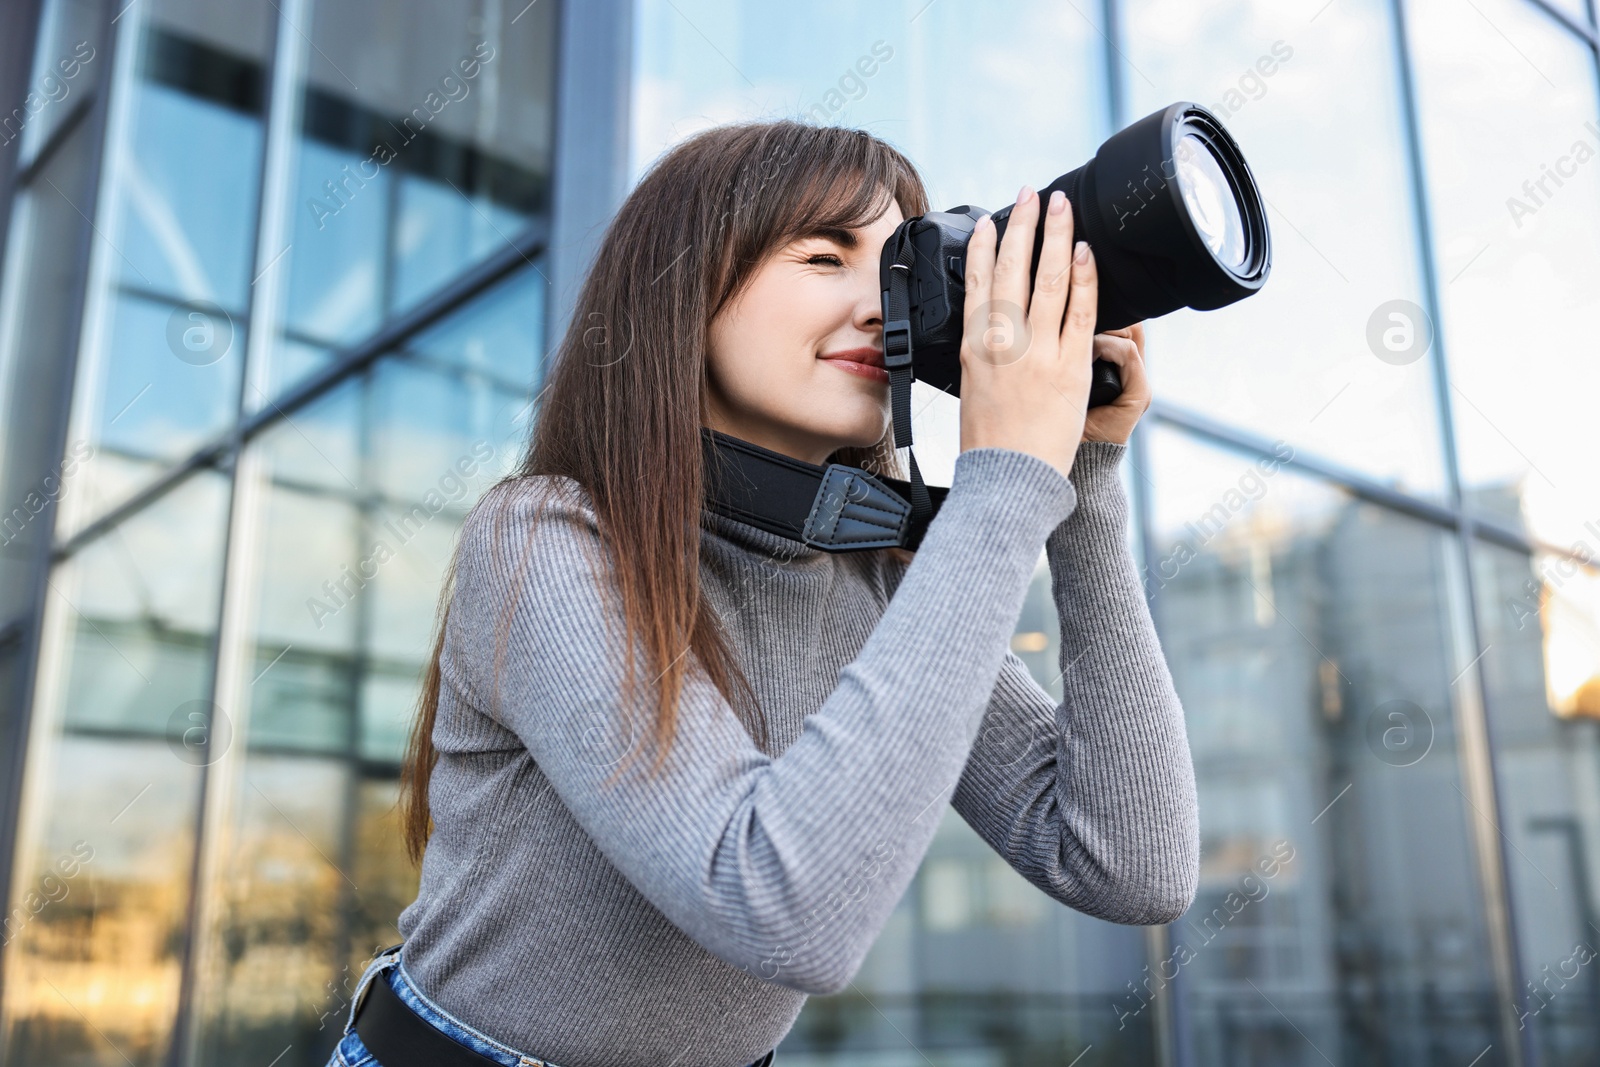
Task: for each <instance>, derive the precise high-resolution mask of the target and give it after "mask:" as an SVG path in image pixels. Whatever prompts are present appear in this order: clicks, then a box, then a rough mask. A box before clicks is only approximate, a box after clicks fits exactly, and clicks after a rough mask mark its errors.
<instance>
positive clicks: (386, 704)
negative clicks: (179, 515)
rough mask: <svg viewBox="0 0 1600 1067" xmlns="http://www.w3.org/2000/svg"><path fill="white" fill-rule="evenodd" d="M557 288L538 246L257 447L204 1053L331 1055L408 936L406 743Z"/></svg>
mask: <svg viewBox="0 0 1600 1067" xmlns="http://www.w3.org/2000/svg"><path fill="white" fill-rule="evenodd" d="M543 297H544V281H543V278H542V277H541V276H540V274H539V272H538V269H537V267H536V265H530V266H528V267H526V268H523V269H521V270H519V271H517V272H516V273H514V274H513V275H511V276H509V277H508V278H506V279H505V280H504V281H502V282H501V283H499V284H498V285H497V286H495V287H493V288H492V289H490V290H489V291H487V292H485V293H484V294H482V295H481V296H480V297H479V298H477V300H475V301H474V302H473V303H471V304H469V305H467V306H466V307H465V308H463V309H462V310H461V311H460V312H458V313H457V314H456V315H454V316H452V317H451V318H450V319H449V320H447V321H446V322H444V323H441V324H440V325H439V326H438V327H436V328H434V329H432V330H430V331H428V332H426V333H425V334H423V335H420V336H418V337H416V338H413V339H411V340H410V341H409V342H408V343H407V345H406V347H405V348H404V349H402V350H400V351H397V352H394V353H392V354H389V355H387V356H385V357H383V358H382V359H380V360H379V361H378V362H377V363H375V364H374V365H373V366H372V367H371V368H370V369H369V370H368V371H366V372H364V373H362V374H360V375H357V376H355V377H354V378H352V379H351V380H349V381H348V382H347V383H345V384H344V385H342V386H340V387H339V388H337V389H335V390H334V391H332V392H331V393H329V394H328V395H326V396H324V397H323V398H321V399H320V400H318V401H316V402H314V403H313V404H311V405H310V406H309V407H307V408H305V409H304V410H300V411H296V412H293V413H291V414H289V415H288V416H286V417H285V418H284V419H283V420H282V422H281V423H279V424H278V425H276V426H275V427H273V428H272V429H270V430H269V431H267V432H266V433H265V434H263V435H262V437H261V438H260V439H259V440H258V441H256V442H254V443H253V444H252V445H251V446H249V447H250V448H252V449H254V450H255V455H254V457H253V460H252V462H250V463H247V464H245V466H244V468H243V470H244V471H245V472H247V473H246V474H243V475H241V477H245V478H247V479H248V480H247V481H246V482H245V484H244V485H243V486H242V487H241V490H240V491H241V492H242V493H244V494H246V495H247V497H248V498H249V499H252V500H254V501H255V503H254V504H251V505H248V506H249V507H251V508H252V514H253V515H254V516H255V523H254V526H253V528H252V529H250V530H249V531H248V532H247V533H246V534H244V535H243V540H242V542H241V543H242V544H245V545H247V546H248V548H247V549H246V550H247V551H250V552H251V553H252V554H253V560H252V563H251V566H250V567H249V568H248V570H249V573H251V575H252V584H251V587H250V588H249V589H246V590H237V591H235V595H237V596H240V597H241V598H244V599H245V600H246V601H247V602H248V603H249V604H251V605H252V614H251V616H250V617H249V619H248V621H247V623H246V628H245V630H244V632H242V633H240V634H238V635H236V639H237V640H239V641H240V642H242V643H243V644H244V645H245V646H246V647H247V648H248V649H249V650H250V651H249V653H248V656H247V659H248V663H249V666H248V670H247V672H246V673H247V675H248V677H246V678H244V679H242V681H241V682H240V685H239V692H238V695H237V696H236V697H235V698H234V699H236V700H237V701H238V702H239V703H238V705H237V714H236V717H237V718H238V719H239V721H241V722H243V723H245V724H246V725H245V726H244V727H243V728H242V735H243V737H244V747H243V748H242V750H241V754H240V757H239V763H238V773H239V784H238V787H237V789H236V797H235V800H234V804H235V808H234V812H233V820H234V825H233V826H232V827H230V828H227V829H226V830H221V829H220V828H219V833H220V834H221V837H222V839H223V840H224V841H227V842H229V845H228V847H229V848H230V849H231V851H230V853H229V856H228V861H227V862H225V863H224V864H222V865H221V866H222V869H223V870H224V871H225V874H224V876H223V879H222V882H221V884H218V885H216V886H214V887H212V889H211V891H212V892H213V893H214V894H215V896H216V898H217V899H219V900H221V901H222V906H221V913H222V914H221V917H220V931H219V935H218V938H217V941H216V942H215V943H214V944H210V945H208V946H207V949H206V952H205V953H204V957H205V959H206V961H207V963H206V968H207V969H206V973H207V975H208V979H207V980H206V981H205V982H204V983H202V985H201V987H200V988H199V989H198V990H197V998H198V1000H199V1001H200V1004H199V1006H198V1008H197V1011H199V1013H200V1018H201V1020H202V1023H201V1031H202V1036H201V1045H200V1051H201V1056H202V1058H203V1059H204V1060H206V1061H207V1062H211V1061H215V1062H233V1061H235V1060H238V1059H240V1058H242V1057H243V1056H245V1055H247V1054H248V1055H255V1054H258V1053H259V1052H260V1051H261V1050H263V1049H267V1048H271V1049H272V1050H273V1053H274V1054H275V1053H276V1052H277V1051H279V1050H285V1049H287V1051H286V1052H285V1055H284V1058H283V1059H282V1061H281V1064H282V1065H285V1067H286V1065H289V1064H305V1065H307V1067H320V1065H321V1064H323V1063H325V1062H326V1060H327V1056H328V1054H329V1051H330V1050H331V1048H332V1045H333V1043H334V1041H335V1040H336V1039H337V1034H338V1032H339V1030H340V1027H341V1025H342V1019H343V1013H344V1012H345V1011H347V1010H348V1006H349V1005H348V998H349V996H350V994H351V993H352V992H353V991H354V983H355V979H356V978H357V977H359V975H360V972H361V968H362V966H363V965H364V963H365V961H366V960H367V958H368V957H369V956H370V955H371V954H372V952H374V951H375V950H376V949H378V948H381V947H384V946H386V945H391V944H394V943H395V942H397V941H398V940H399V934H398V932H397V931H396V930H395V929H394V922H395V920H396V919H397V918H398V916H399V913H400V910H401V909H402V908H403V907H404V906H405V905H406V904H409V903H410V902H411V900H412V899H413V897H414V896H415V894H416V888H417V873H416V871H415V870H414V869H413V868H412V867H411V865H410V863H409V862H408V861H407V860H406V859H405V858H404V855H403V853H402V851H401V843H400V831H399V823H398V818H397V813H396V811H395V810H394V805H395V801H396V799H397V796H398V792H397V780H398V774H399V768H400V759H401V756H402V754H403V752H404V749H405V745H406V741H407V737H408V733H409V729H410V724H411V718H412V713H413V711H414V708H415V704H416V699H417V694H418V680H419V677H420V673H421V669H422V667H423V664H424V662H425V659H426V657H427V655H428V654H429V653H430V652H431V645H430V638H431V634H432V625H433V621H434V612H435V607H436V605H437V600H438V595H439V590H440V587H441V584H442V581H443V577H444V572H445V569H446V567H447V565H448V563H449V558H450V554H451V552H452V551H453V549H454V545H455V538H456V534H457V531H458V529H459V526H460V523H461V521H462V520H463V519H464V518H465V517H466V514H467V512H468V511H469V510H470V509H471V506H472V504H473V503H474V502H475V501H476V499H477V498H478V496H479V494H481V493H482V492H483V491H484V490H486V489H487V488H488V487H489V486H490V485H491V484H493V482H494V481H495V480H496V479H498V478H499V477H500V476H501V475H502V474H504V473H506V472H508V471H509V470H511V469H512V468H514V467H515V466H516V464H517V462H518V460H519V459H520V455H521V451H522V447H523V444H524V438H525V436H526V434H527V431H528V430H529V428H530V425H529V423H528V421H527V419H526V412H527V411H528V409H529V407H530V402H531V400H532V398H533V396H534V394H535V392H536V391H537V387H538V382H537V376H538V364H539V356H540V351H541V342H542V333H541V330H542V326H541V323H542V315H543ZM512 309H515V310H514V311H513V310H512ZM491 348H492V350H493V353H494V355H493V361H492V362H493V367H494V371H495V373H492V374H491V373H488V372H486V369H485V366H484V365H485V364H486V363H487V362H489V361H488V360H487V359H486V358H485V357H486V353H488V352H489V351H490V350H491ZM512 382H516V383H517V384H516V385H515V386H513V385H512V384H511V383H512ZM519 416H520V418H519ZM219 699H220V698H219ZM269 1058H270V1057H269Z"/></svg>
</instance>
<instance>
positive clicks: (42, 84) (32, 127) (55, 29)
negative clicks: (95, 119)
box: [0, 0, 110, 166]
mask: <svg viewBox="0 0 1600 1067" xmlns="http://www.w3.org/2000/svg"><path fill="white" fill-rule="evenodd" d="M40 16H41V17H40V21H39V42H38V46H37V47H36V49H35V51H34V55H33V76H32V77H31V78H29V79H28V88H27V91H26V95H25V96H24V98H23V100H22V106H21V108H19V109H18V111H20V114H19V113H18V112H13V113H12V114H10V115H8V116H5V117H4V118H3V119H0V141H4V142H6V143H10V141H11V139H12V138H14V137H16V136H17V135H18V134H19V133H20V134H21V136H22V144H21V145H20V146H19V148H18V152H17V161H18V163H20V164H22V165H24V166H25V165H27V164H28V163H30V162H31V161H32V160H33V158H34V157H35V156H36V155H37V154H38V152H39V149H40V148H41V147H43V145H44V143H45V142H46V141H47V140H49V139H50V134H51V133H53V132H54V131H55V130H56V129H57V127H59V126H60V125H61V123H62V122H63V121H64V120H65V119H66V117H67V116H68V115H70V114H72V111H73V109H74V108H75V107H78V106H79V105H81V104H82V103H83V101H84V100H86V99H88V98H89V97H90V96H92V95H93V94H94V91H95V87H96V86H98V85H99V84H100V80H101V77H102V73H101V72H102V71H103V70H104V69H105V68H106V66H107V61H108V60H109V58H110V56H109V55H108V54H107V52H106V48H105V41H104V40H102V33H103V27H104V25H105V21H106V15H105V4H103V3H100V2H98V0H48V2H47V3H45V4H44V5H43V11H42V12H41V13H40Z"/></svg>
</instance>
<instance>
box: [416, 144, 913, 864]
mask: <svg viewBox="0 0 1600 1067" xmlns="http://www.w3.org/2000/svg"><path fill="white" fill-rule="evenodd" d="M891 197H892V198H893V200H894V201H895V202H897V203H898V204H899V206H900V210H901V212H902V213H903V214H904V215H906V216H907V217H910V216H912V215H920V214H923V213H924V212H926V211H927V210H928V206H927V193H926V191H925V189H924V187H923V184H922V180H921V178H920V177H919V176H918V174H917V172H916V169H915V167H914V166H913V165H912V163H911V162H910V160H908V159H907V158H906V157H905V156H903V155H902V154H901V153H900V152H898V151H897V150H895V149H894V148H893V147H891V146H890V145H889V144H887V143H885V142H884V141H882V140H879V139H878V138H876V137H874V136H873V135H871V134H869V133H867V132H866V131H864V130H857V129H848V128H841V127H837V126H822V125H813V124H809V123H804V122H797V121H792V120H779V121H770V122H743V123H733V124H728V125H723V126H718V127H714V128H712V129H709V130H706V131H704V132H702V133H699V134H696V135H695V136H693V137H690V138H689V139H687V140H685V141H683V142H682V143H680V144H678V145H677V146H675V147H674V148H673V149H672V150H671V151H669V152H667V153H666V154H665V155H663V156H662V157H661V158H660V159H659V160H657V161H656V162H655V164H654V165H653V166H652V167H651V168H650V170H649V172H648V173H647V174H645V176H644V177H643V179H642V180H641V181H640V182H639V185H638V186H637V188H635V189H634V190H633V192H632V193H631V194H630V195H629V196H628V198H627V199H626V201H624V203H623V204H622V207H621V208H620V209H619V210H618V212H617V214H616V217H615V218H614V219H613V220H612V222H611V224H610V226H609V228H608V229H607V231H606V234H605V238H604V240H603V241H602V243H601V246H600V249H599V251H598V253H597V255H596V259H595V263H594V266H593V267H592V269H591V270H590V272H589V274H588V276H587V278H586V279H585V281H584V284H583V287H582V290H581V291H580V293H579V296H578V300H577V303H576V305H575V308H574V311H573V314H572V318H571V320H570V321H569V322H568V324H567V328H566V330H565V333H564V336H563V338H562V340H561V342H560V344H559V345H557V347H556V349H555V352H554V353H553V355H552V358H551V360H550V365H551V369H550V371H549V374H548V376H547V384H546V387H545V389H544V390H543V391H542V397H543V400H542V403H541V404H540V407H539V413H538V416H537V418H536V420H535V423H534V430H533V433H532V435H531V439H530V441H529V445H528V449H527V452H526V455H525V458H524V459H523V461H522V464H521V466H520V467H519V469H518V470H517V471H516V473H515V474H512V475H510V476H508V477H507V478H504V479H502V480H501V481H500V483H498V484H497V485H495V486H494V487H493V488H492V489H490V490H489V491H488V492H487V493H486V494H485V495H484V497H483V498H482V499H481V500H480V501H479V502H478V504H477V505H476V506H475V507H474V509H473V510H474V512H478V511H479V510H480V509H485V508H492V507H494V506H495V502H496V501H497V500H498V499H499V498H500V497H501V496H502V495H503V494H502V492H501V491H502V490H503V489H505V488H508V487H510V483H515V482H519V481H520V480H522V479H533V478H535V477H536V476H539V475H562V476H566V477H568V478H571V479H573V480H574V481H576V482H577V483H578V484H579V485H580V486H582V487H583V489H584V490H585V491H586V492H587V495H588V502H589V503H590V505H591V506H592V507H593V510H594V514H595V517H596V519H597V526H598V528H599V531H600V539H601V541H602V542H603V544H604V545H605V548H606V550H607V552H608V553H609V555H610V559H611V561H612V573H613V575H614V577H615V584H616V587H617V591H618V592H619V593H620V595H621V605H622V609H623V610H622V615H623V617H624V619H625V620H626V626H627V630H628V640H626V641H624V642H623V643H624V647H625V648H626V649H627V655H626V683H625V691H626V692H627V693H629V694H633V693H634V687H635V685H636V680H635V669H636V668H635V663H634V642H635V638H637V639H638V640H639V642H640V643H641V644H642V645H643V647H644V649H645V653H646V657H647V669H648V671H649V672H650V674H651V677H652V684H655V683H659V685H658V686H657V689H656V701H655V715H654V717H655V740H656V746H655V747H656V750H657V758H656V763H655V765H654V766H653V767H652V769H651V773H654V772H655V771H656V770H658V769H659V767H660V765H661V762H662V761H663V760H664V759H665V757H666V754H667V750H668V748H669V747H670V745H671V744H672V740H673V737H674V735H675V731H676V725H677V712H678V699H679V696H680V694H681V692H682V688H683V685H684V681H685V678H686V677H687V675H688V672H689V671H690V669H691V668H692V663H691V662H690V659H691V658H690V657H687V656H685V655H684V652H685V651H692V652H693V653H694V656H693V660H694V661H696V662H698V663H699V664H700V666H701V667H702V668H703V669H704V670H705V672H706V674H707V676H708V677H709V678H710V679H711V681H712V682H713V683H714V684H715V685H716V687H717V690H718V691H719V692H720V693H721V694H722V695H723V697H724V698H725V699H727V700H728V702H729V704H730V705H731V706H732V707H733V708H734V709H735V711H736V714H738V716H739V718H740V720H741V721H742V722H744V724H745V726H746V729H747V730H752V736H755V734H756V733H757V732H759V734H760V735H761V736H762V737H763V738H766V725H765V722H764V720H763V719H762V717H761V716H760V714H759V712H758V709H756V707H755V697H754V694H753V691H752V690H751V687H750V684H749V681H748V680H747V679H746V678H745V676H744V674H743V672H742V671H741V670H740V668H739V664H738V663H737V661H736V658H735V655H734V653H733V651H732V650H731V648H730V646H729V644H728V642H727V640H726V638H725V636H724V633H723V631H722V628H721V626H720V624H719V622H718V619H717V618H716V616H715V612H714V611H713V610H712V607H711V604H710V603H709V601H707V600H706V599H705V598H704V597H702V595H701V589H700V568H699V555H700V517H701V509H702V507H703V502H704V495H703V493H704V490H703V483H702V474H703V463H704V459H703V455H702V451H701V449H702V445H701V426H702V425H704V424H705V422H704V414H705V409H704V406H703V404H704V396H705V393H704V387H705V374H706V362H707V360H706V354H707V348H708V339H709V335H710V325H711V322H712V320H713V319H714V318H715V317H716V315H717V313H718V312H720V311H721V310H722V309H723V308H724V307H726V306H727V305H728V304H729V303H730V301H732V300H734V299H736V298H737V296H738V295H739V293H740V292H742V290H743V288H744V286H745V285H747V284H748V282H749V281H750V280H751V278H752V277H753V276H754V274H755V271H756V269H757V268H758V267H759V266H760V265H761V264H762V263H763V262H764V261H765V259H766V258H767V256H768V255H770V254H771V253H773V252H775V251H777V250H778V249H780V248H782V247H783V246H784V245H786V244H787V243H788V242H790V241H792V240H794V239H795V238H797V237H800V236H802V235H804V234H807V233H810V232H812V231H814V230H816V229H819V228H821V227H830V226H831V227H842V228H855V227H858V226H863V225H866V224H867V223H870V222H872V221H873V220H875V219H876V218H877V217H878V216H879V215H881V214H882V212H883V211H885V210H887V209H888V205H889V199H890V198H891ZM831 458H832V459H833V461H835V462H840V463H848V464H851V465H854V466H859V467H862V468H864V469H866V470H868V471H871V472H873V473H875V474H880V475H889V476H892V477H902V476H903V474H902V472H901V469H900V465H899V463H898V462H897V458H896V455H895V451H894V440H893V430H892V427H891V429H890V431H889V432H887V433H885V435H884V437H883V438H882V439H881V440H880V441H878V443H877V444H875V445H872V446H868V447H847V448H841V449H839V450H838V451H836V452H835V453H834V454H833V456H832V457H831ZM547 481H559V479H554V480H547ZM467 521H468V522H469V523H470V522H472V521H473V516H471V515H469V517H468V519H467ZM886 551H888V552H890V553H892V554H895V555H896V556H897V557H898V558H899V559H900V560H901V561H902V562H905V561H906V560H908V559H909V556H908V555H907V554H906V553H904V552H902V551H901V550H898V549H890V550H886ZM458 558H459V546H458V549H457V555H456V556H454V557H453V558H452V559H451V562H450V566H449V568H448V572H447V574H446V576H445V582H444V588H443V591H442V593H441V595H440V599H439V608H438V612H437V615H436V618H435V624H434V627H435V628H434V642H433V652H432V656H431V659H430V660H429V662H428V664H427V667H426V670H425V673H424V675H423V679H422V689H421V693H420V696H419V699H418V703H417V714H416V719H415V723H414V725H413V728H412V734H411V741H410V745H409V747H408V749H407V752H406V757H405V766H404V769H403V772H402V776H401V808H402V822H403V829H404V834H405V841H406V849H407V852H408V854H409V855H410V857H411V859H412V861H413V862H420V861H421V857H422V852H423V849H424V847H425V845H426V843H427V839H428V835H429V832H430V830H431V820H430V818H429V811H428V781H429V778H430V776H431V774H432V771H433V768H434V765H435V763H436V762H437V759H438V754H437V752H436V750H435V749H434V746H433V740H432V734H433V726H434V717H435V715H436V713H437V711H438V706H439V685H440V670H439V659H440V655H441V652H442V650H443V644H444V633H445V623H446V620H447V618H448V614H449V605H450V600H451V596H452V593H453V590H454V584H455V573H456V563H457V560H458ZM510 607H511V605H510V604H507V605H505V608H506V610H507V611H508V612H509V609H510ZM500 637H501V642H502V646H503V643H504V637H505V634H504V631H503V629H502V632H501V634H500ZM499 663H500V650H497V654H496V671H498V667H499ZM625 703H626V704H627V705H628V706H632V701H631V700H628V701H625ZM627 736H630V737H632V736H636V735H635V734H634V733H633V732H632V730H631V728H630V731H629V733H628V734H627ZM763 747H765V744H764V742H763Z"/></svg>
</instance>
